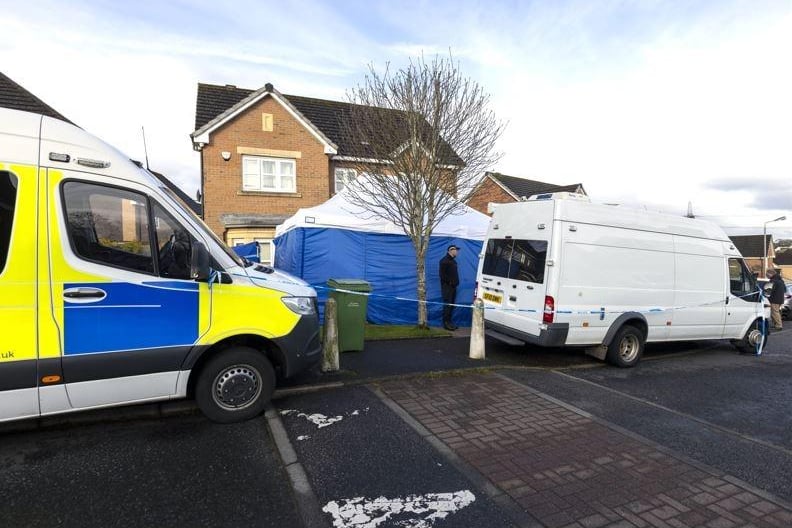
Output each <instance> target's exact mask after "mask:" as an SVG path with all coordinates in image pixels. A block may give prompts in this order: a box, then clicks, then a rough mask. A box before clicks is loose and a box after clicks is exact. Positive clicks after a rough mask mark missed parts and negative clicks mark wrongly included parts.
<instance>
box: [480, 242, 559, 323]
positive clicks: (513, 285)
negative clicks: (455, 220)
mask: <svg viewBox="0 0 792 528" xmlns="http://www.w3.org/2000/svg"><path fill="white" fill-rule="evenodd" d="M549 231H550V230H549V229H548V230H547V232H549ZM542 234H543V235H545V233H542ZM537 235H538V234H537V233H532V238H491V239H489V240H487V246H486V248H485V251H484V262H483V264H482V272H481V284H480V287H481V291H482V295H481V297H482V299H483V300H484V306H485V308H491V310H487V311H486V312H485V315H486V319H487V320H488V321H492V322H494V323H496V324H501V325H504V326H507V327H509V328H513V329H515V330H518V331H520V332H524V333H528V334H531V335H536V336H538V335H539V325H540V324H541V323H542V312H543V310H544V298H545V290H546V288H545V263H546V260H547V247H548V243H549V241H548V240H547V237H546V236H544V237H541V238H540V237H539V236H537Z"/></svg>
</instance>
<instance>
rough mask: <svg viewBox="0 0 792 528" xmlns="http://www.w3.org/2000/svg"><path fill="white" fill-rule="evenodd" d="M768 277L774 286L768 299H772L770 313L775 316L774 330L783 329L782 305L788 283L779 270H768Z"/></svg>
mask: <svg viewBox="0 0 792 528" xmlns="http://www.w3.org/2000/svg"><path fill="white" fill-rule="evenodd" d="M767 278H768V279H770V284H772V285H773V288H772V289H771V290H770V295H769V296H768V300H769V301H770V314H771V315H772V318H773V330H781V329H782V328H783V325H782V322H781V305H782V304H784V293H785V292H786V285H785V284H784V280H783V279H782V278H781V273H780V272H779V271H778V270H767Z"/></svg>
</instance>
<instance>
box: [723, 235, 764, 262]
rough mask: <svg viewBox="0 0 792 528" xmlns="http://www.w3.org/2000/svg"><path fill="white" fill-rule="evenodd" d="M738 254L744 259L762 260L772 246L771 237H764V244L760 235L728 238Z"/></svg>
mask: <svg viewBox="0 0 792 528" xmlns="http://www.w3.org/2000/svg"><path fill="white" fill-rule="evenodd" d="M729 238H730V239H731V241H732V242H733V243H734V246H735V247H736V248H737V249H738V250H739V252H740V254H741V255H742V256H743V257H746V258H764V257H765V255H766V251H765V250H766V249H768V250H769V248H770V247H771V246H772V244H773V235H766V238H765V239H764V240H765V242H764V244H763V243H762V235H734V236H730V237H729Z"/></svg>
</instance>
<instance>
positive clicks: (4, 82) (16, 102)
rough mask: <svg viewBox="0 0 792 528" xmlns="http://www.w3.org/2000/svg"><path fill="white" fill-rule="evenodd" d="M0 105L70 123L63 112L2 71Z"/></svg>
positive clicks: (0, 75) (0, 76)
mask: <svg viewBox="0 0 792 528" xmlns="http://www.w3.org/2000/svg"><path fill="white" fill-rule="evenodd" d="M0 106H2V107H3V108H12V109H14V110H23V111H25V112H33V113H36V114H43V115H45V116H48V117H53V118H55V119H60V120H61V121H66V122H67V123H72V122H71V121H69V120H68V119H66V118H65V117H64V116H63V114H61V113H60V112H58V111H57V110H55V109H54V108H52V107H51V106H50V105H48V104H47V103H45V102H44V101H42V100H41V99H39V98H38V97H36V96H35V95H33V94H32V93H30V92H29V91H27V90H26V89H24V88H22V86H20V85H19V84H17V83H15V82H14V81H13V80H11V79H10V78H9V77H8V76H7V75H5V74H4V73H3V72H0ZM72 124H74V123H72Z"/></svg>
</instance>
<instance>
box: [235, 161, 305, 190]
mask: <svg viewBox="0 0 792 528" xmlns="http://www.w3.org/2000/svg"><path fill="white" fill-rule="evenodd" d="M264 163H273V164H274V165H275V172H274V173H272V174H271V175H272V176H274V183H275V185H274V186H273V187H265V186H264V176H265V173H264ZM251 165H253V166H255V167H256V170H255V171H252V170H248V169H249V168H250V166H251ZM285 166H290V167H291V174H289V175H286V174H284V171H283V167H285ZM284 176H291V180H292V182H291V185H290V186H288V187H286V186H284V184H283V177H284ZM242 190H243V191H252V192H276V193H294V192H297V162H296V161H295V160H293V159H287V158H266V157H262V156H248V155H243V156H242Z"/></svg>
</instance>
